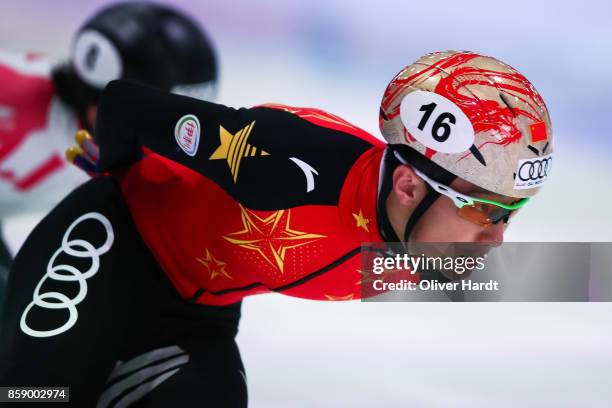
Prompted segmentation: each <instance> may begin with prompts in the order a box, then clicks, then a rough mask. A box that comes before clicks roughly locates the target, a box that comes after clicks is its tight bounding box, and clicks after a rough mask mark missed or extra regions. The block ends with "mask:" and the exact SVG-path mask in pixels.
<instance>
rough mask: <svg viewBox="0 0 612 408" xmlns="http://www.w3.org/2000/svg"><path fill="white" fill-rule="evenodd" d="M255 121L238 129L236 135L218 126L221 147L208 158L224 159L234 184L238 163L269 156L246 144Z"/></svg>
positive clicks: (236, 177)
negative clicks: (246, 159) (246, 158)
mask: <svg viewBox="0 0 612 408" xmlns="http://www.w3.org/2000/svg"><path fill="white" fill-rule="evenodd" d="M254 126H255V121H253V122H251V123H250V124H248V125H246V126H245V127H243V128H242V129H240V130H239V131H238V132H236V134H231V133H230V132H228V131H227V130H226V129H225V128H224V127H223V126H219V140H220V142H221V145H220V146H219V147H218V148H217V150H215V151H214V152H213V154H212V155H211V156H210V157H209V158H208V159H209V160H220V159H226V161H227V165H228V166H229V168H230V172H231V173H232V178H233V180H234V183H235V182H236V181H237V180H238V171H239V170H240V163H241V162H242V159H243V158H245V157H253V156H269V155H270V153H268V152H266V151H265V150H261V149H258V148H257V147H255V146H253V145H251V144H250V143H248V140H249V136H250V135H251V131H252V130H253V127H254Z"/></svg>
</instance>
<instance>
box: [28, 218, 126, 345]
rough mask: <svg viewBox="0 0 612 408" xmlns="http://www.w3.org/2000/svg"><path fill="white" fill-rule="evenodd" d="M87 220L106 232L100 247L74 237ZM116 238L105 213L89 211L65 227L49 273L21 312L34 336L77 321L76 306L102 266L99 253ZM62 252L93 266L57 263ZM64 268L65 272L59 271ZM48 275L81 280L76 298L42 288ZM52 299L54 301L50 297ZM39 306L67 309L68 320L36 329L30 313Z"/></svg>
mask: <svg viewBox="0 0 612 408" xmlns="http://www.w3.org/2000/svg"><path fill="white" fill-rule="evenodd" d="M85 220H95V221H98V222H99V223H100V224H102V226H103V227H104V230H105V232H106V240H105V241H104V243H103V244H102V245H101V246H99V247H98V248H96V247H94V246H93V245H92V244H91V243H89V242H87V241H85V240H83V239H72V238H71V236H70V235H71V234H72V231H73V230H74V229H75V228H76V227H77V226H78V225H79V224H81V223H82V222H83V221H85ZM114 239H115V236H114V233H113V227H112V225H111V223H110V221H109V220H108V218H106V217H105V216H103V215H102V214H100V213H95V212H91V213H87V214H84V215H82V216H80V217H79V218H77V219H76V220H75V221H74V222H73V223H72V224H70V226H69V227H68V229H67V230H66V232H65V233H64V237H63V238H62V245H61V247H60V248H59V249H58V250H57V251H55V253H54V254H53V256H51V259H50V260H49V263H48V264H47V273H45V275H44V276H43V277H42V279H41V280H40V282H38V285H36V288H35V289H34V296H33V300H32V302H30V304H29V305H28V306H27V307H26V308H25V310H24V311H23V314H22V315H21V323H20V326H21V330H22V331H23V332H24V333H25V334H27V335H29V336H32V337H51V336H56V335H58V334H61V333H63V332H65V331H67V330H69V329H70V328H71V327H72V326H74V324H75V323H76V321H77V319H78V317H79V314H78V312H77V309H76V306H77V305H78V304H79V303H81V302H82V301H83V299H85V296H87V279H89V278H91V277H92V276H94V275H95V274H96V273H97V272H98V270H99V269H100V255H103V254H105V253H106V252H108V250H109V249H110V248H111V246H112V245H113V241H114ZM61 254H66V255H69V256H72V257H75V258H89V259H90V260H91V266H90V267H89V269H88V270H86V271H85V272H82V271H80V270H79V269H77V268H76V267H74V266H72V265H68V264H58V265H56V262H55V260H56V259H57V257H58V256H59V255H61ZM60 272H62V273H60ZM47 279H52V280H56V281H62V282H78V284H79V292H78V293H77V295H76V296H75V297H74V298H69V297H68V296H66V295H64V294H63V293H60V292H43V293H41V292H40V289H41V287H42V285H43V283H44V282H45V281H46V280H47ZM50 299H52V300H53V301H51V302H50V301H49V300H50ZM34 306H38V307H41V308H43V309H67V310H68V320H67V321H66V323H64V324H63V325H62V326H60V327H58V328H56V329H51V330H36V329H33V328H31V327H30V326H28V323H27V317H28V313H29V312H30V310H31V309H32V308H33V307H34Z"/></svg>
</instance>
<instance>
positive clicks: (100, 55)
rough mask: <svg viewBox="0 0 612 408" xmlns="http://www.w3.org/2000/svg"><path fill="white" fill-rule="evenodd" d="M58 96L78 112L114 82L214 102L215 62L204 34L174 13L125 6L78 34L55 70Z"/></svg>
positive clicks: (90, 22)
mask: <svg viewBox="0 0 612 408" xmlns="http://www.w3.org/2000/svg"><path fill="white" fill-rule="evenodd" d="M53 76H54V80H55V83H56V85H57V87H58V91H59V93H60V96H61V97H63V99H64V100H65V101H66V102H68V103H69V104H70V105H72V106H74V107H77V108H80V107H81V106H82V105H84V104H86V103H88V102H95V101H96V100H97V98H98V97H99V95H100V92H101V91H102V89H103V88H104V87H105V86H106V84H107V83H108V82H109V81H111V80H113V79H120V78H121V79H132V80H135V81H138V82H141V83H143V84H146V85H151V86H154V87H157V88H160V89H163V90H167V91H172V92H176V93H181V94H187V95H190V96H195V97H201V98H204V99H212V97H213V96H214V93H215V89H216V82H217V62H216V57H215V52H214V50H213V48H212V45H211V43H210V42H209V40H208V39H207V37H206V34H205V33H204V32H203V31H202V29H201V28H200V27H199V26H198V25H197V24H196V23H195V22H194V21H192V20H191V19H190V18H188V17H187V16H185V15H184V14H183V13H180V12H178V11H177V10H175V9H173V8H171V7H168V6H164V5H160V4H154V3H145V2H126V3H119V4H115V5H112V6H109V7H106V8H104V9H102V10H100V11H99V12H97V13H96V14H95V15H94V16H93V17H91V18H90V19H89V20H88V21H87V22H85V24H84V25H83V26H82V27H81V28H80V29H79V30H78V31H77V33H76V35H75V37H74V40H73V45H72V53H71V57H70V61H69V62H68V63H65V64H63V65H61V66H59V67H57V68H56V69H55V70H54V75H53Z"/></svg>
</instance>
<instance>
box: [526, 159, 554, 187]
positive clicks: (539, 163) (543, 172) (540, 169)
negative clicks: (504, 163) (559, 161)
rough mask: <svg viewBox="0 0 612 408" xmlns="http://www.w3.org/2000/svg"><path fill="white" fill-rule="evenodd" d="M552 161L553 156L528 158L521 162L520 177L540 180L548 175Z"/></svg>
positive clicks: (527, 179)
mask: <svg viewBox="0 0 612 408" xmlns="http://www.w3.org/2000/svg"><path fill="white" fill-rule="evenodd" d="M551 162H552V157H550V156H549V157H546V158H544V159H536V160H528V161H525V162H524V163H522V164H521V166H520V167H519V171H518V177H519V178H520V179H521V180H523V181H529V180H540V179H543V178H545V177H546V176H547V175H548V167H549V166H550V163H551Z"/></svg>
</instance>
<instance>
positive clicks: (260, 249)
mask: <svg viewBox="0 0 612 408" xmlns="http://www.w3.org/2000/svg"><path fill="white" fill-rule="evenodd" d="M240 215H241V218H242V225H243V229H242V230H241V231H237V232H233V233H231V234H228V235H227V236H224V237H223V238H224V239H225V240H227V241H228V242H230V243H232V244H234V245H238V246H239V247H241V248H245V249H248V250H251V251H256V252H257V253H258V254H259V255H260V256H261V257H262V258H263V259H265V260H266V262H268V263H269V264H270V265H271V266H273V267H275V268H277V269H278V270H279V271H281V273H282V272H284V266H285V257H286V255H287V250H288V249H292V248H297V247H301V246H303V245H308V244H310V243H312V242H314V241H317V240H319V239H321V238H325V235H319V234H310V233H307V232H302V231H296V230H294V229H291V227H290V226H289V225H290V218H291V210H279V211H275V212H273V213H272V214H271V215H269V216H268V217H265V218H262V217H259V216H257V215H256V214H254V213H252V212H251V211H249V210H247V209H246V208H244V207H243V206H240Z"/></svg>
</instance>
